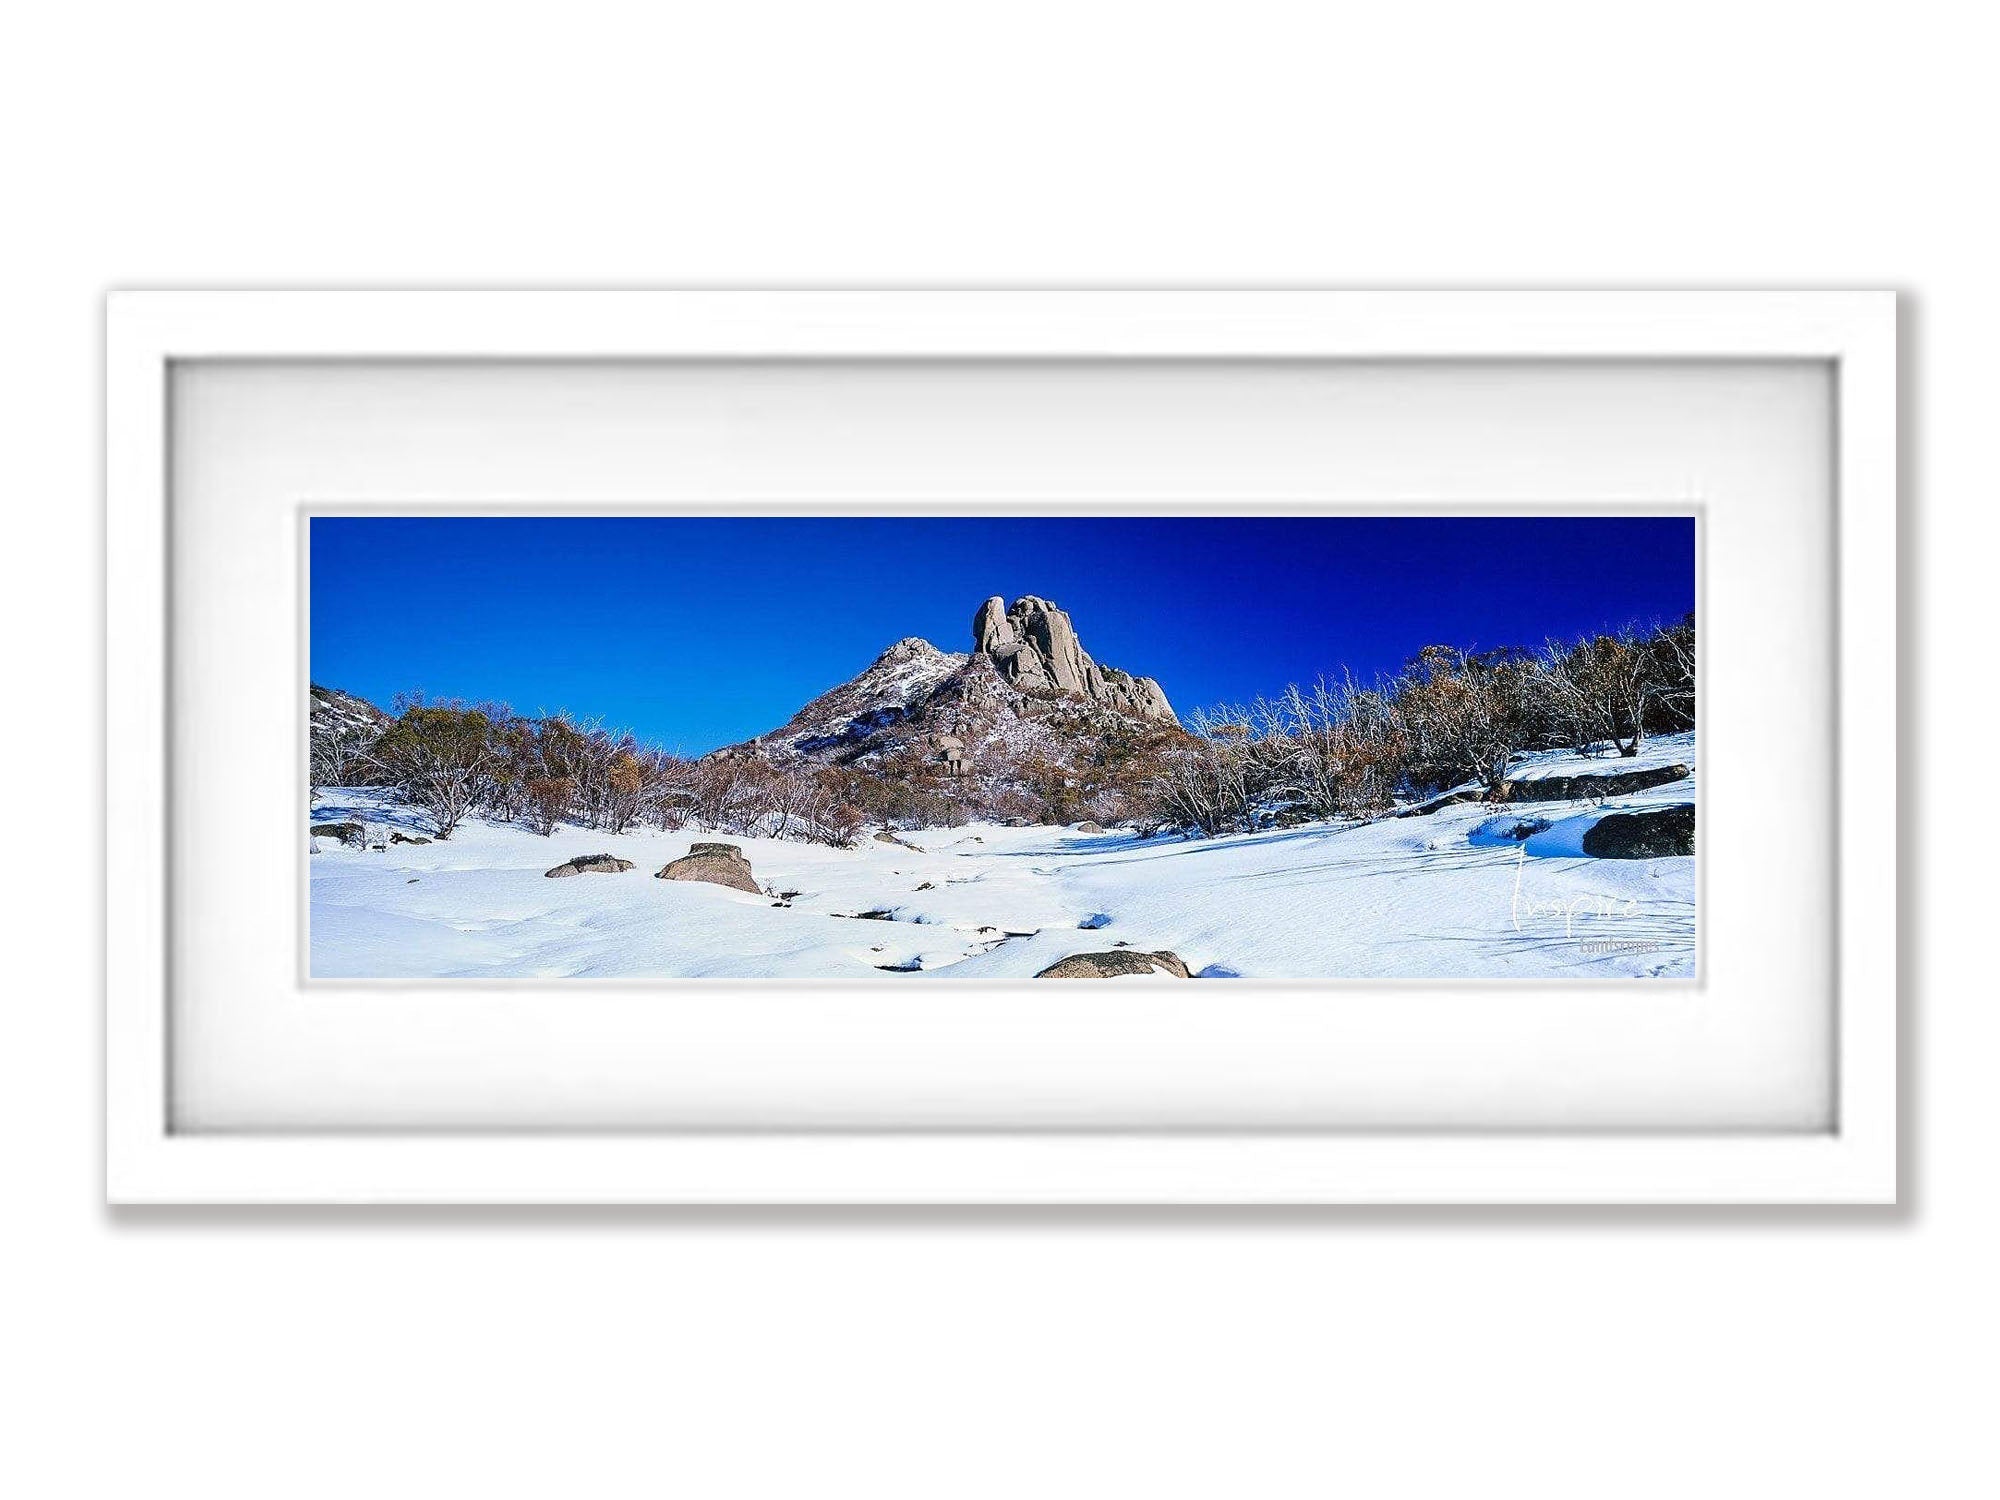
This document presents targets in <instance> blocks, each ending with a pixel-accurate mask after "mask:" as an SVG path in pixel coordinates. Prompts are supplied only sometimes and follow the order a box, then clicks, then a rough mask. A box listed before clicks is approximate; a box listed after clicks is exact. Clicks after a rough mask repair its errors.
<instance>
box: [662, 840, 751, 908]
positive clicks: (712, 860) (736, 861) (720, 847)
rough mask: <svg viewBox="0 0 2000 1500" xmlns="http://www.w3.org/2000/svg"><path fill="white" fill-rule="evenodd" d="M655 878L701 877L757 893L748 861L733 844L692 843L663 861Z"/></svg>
mask: <svg viewBox="0 0 2000 1500" xmlns="http://www.w3.org/2000/svg"><path fill="white" fill-rule="evenodd" d="M653 878H654V879H656V880H702V881H706V882H707V883H708V884H710V885H726V886H728V887H729V888H730V889H731V890H737V891H748V892H749V893H750V894H751V895H753V896H761V895H762V894H763V892H762V891H760V890H758V889H757V882H756V880H754V879H753V878H752V877H751V874H750V861H749V860H748V859H747V858H746V857H745V856H744V853H743V851H742V850H741V849H740V848H738V847H737V846H736V845H735V844H711V843H701V844H696V845H694V846H693V847H692V848H690V849H689V850H688V852H687V853H686V854H685V855H683V856H682V857H681V858H679V859H676V860H672V861H670V862H669V863H667V864H666V865H664V866H663V867H662V868H661V869H660V871H659V873H658V874H657V875H655V876H654V877H653Z"/></svg>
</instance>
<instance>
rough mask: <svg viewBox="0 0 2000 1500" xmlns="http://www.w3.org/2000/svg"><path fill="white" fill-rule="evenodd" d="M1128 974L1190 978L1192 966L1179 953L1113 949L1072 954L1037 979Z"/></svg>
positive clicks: (1050, 967) (1049, 967) (1086, 977)
mask: <svg viewBox="0 0 2000 1500" xmlns="http://www.w3.org/2000/svg"><path fill="white" fill-rule="evenodd" d="M1128 974H1171V975H1172V976H1173V977H1174V978H1176V979H1189V978H1192V977H1193V976H1192V975H1190V974H1189V973H1188V966H1187V965H1186V964H1184V963H1182V962H1181V957H1180V955H1179V954H1178V953H1174V952H1172V951H1171V950H1168V949H1164V948H1163V949H1161V950H1160V951H1159V952H1158V953H1145V952H1142V951H1141V950H1139V949H1137V948H1113V949H1111V950H1110V951H1108V952H1105V953H1072V954H1071V955H1070V956H1069V957H1068V958H1066V959H1064V960H1063V961H1062V962H1061V963H1055V964H1050V965H1049V966H1048V967H1047V968H1046V969H1044V970H1042V972H1041V973H1039V974H1037V975H1036V976H1035V978H1037V979H1117V978H1120V977H1122V976H1124V975H1128Z"/></svg>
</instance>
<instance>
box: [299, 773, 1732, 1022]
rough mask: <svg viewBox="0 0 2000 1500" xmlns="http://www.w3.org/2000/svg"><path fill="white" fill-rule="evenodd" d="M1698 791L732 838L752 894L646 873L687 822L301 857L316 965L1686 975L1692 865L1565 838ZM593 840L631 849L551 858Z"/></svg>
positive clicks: (321, 807) (384, 822)
mask: <svg viewBox="0 0 2000 1500" xmlns="http://www.w3.org/2000/svg"><path fill="white" fill-rule="evenodd" d="M1672 762H1684V763H1686V764H1688V765H1690V766H1692V765H1694V762H1695V747H1694V736H1693V735H1692V734H1687V735H1676V736H1672V737H1669V738H1665V739H1661V740H1657V741H1654V742H1653V743H1651V744H1649V745H1648V746H1647V747H1646V750H1645V752H1644V753H1643V754H1642V755H1641V756H1640V757H1639V758H1637V759H1636V760H1620V759H1616V758H1607V759H1597V760H1583V759H1579V758H1577V757H1573V756H1564V755H1547V756H1537V757H1533V758H1532V771H1533V774H1542V775H1574V774H1578V773H1585V772H1612V771H1630V770H1634V769H1638V768H1642V767H1647V766H1654V765H1664V764H1668V763H1672ZM1517 774H1519V772H1517ZM1694 787H1695V782H1694V780H1693V778H1692V777H1690V778H1688V779H1684V780H1681V781H1676V782H1673V783H1671V784H1669V785H1667V786H1662V787H1658V788H1655V789H1653V790H1651V791H1647V792H1642V793H1638V794H1635V795H1632V796H1626V797H1618V798H1614V799H1611V800H1609V801H1606V802H1604V803H1603V804H1602V805H1592V804H1588V803H1584V802H1569V803H1533V804H1525V805H1520V806H1510V807H1507V808H1505V809H1495V808H1493V807H1492V806H1489V805H1485V804H1480V803H1467V804H1462V805H1459V806H1454V807H1448V808H1445V809H1443V810H1441V811H1439V812H1437V813H1434V814H1431V815H1429V816H1426V817H1413V818H1387V819H1383V820H1380V821H1376V822H1370V823H1345V824H1317V825H1311V826H1308V827H1302V828H1292V829H1285V830H1273V831H1269V832H1264V833H1256V834H1243V835H1238V836H1234V837H1229V838H1220V839H1212V840H1203V841H1193V842H1184V841H1182V840H1180V839H1179V838H1177V837H1175V836H1172V835H1167V836H1164V837H1158V838H1153V839H1146V840H1141V839H1138V838H1136V837H1134V836H1133V835H1132V834H1131V833H1129V832H1125V831H1121V830H1113V831H1111V832H1108V833H1101V834H1084V833H1079V832H1076V831H1075V830H1072V829H1067V828H1049V827H1041V828H1003V827H998V826H995V825H992V824H974V825H971V826H969V827H966V828H957V829H931V830H926V831H922V832H916V833H904V834H900V835H899V837H901V838H902V839H904V840H905V841H906V842H907V843H908V844H910V845H914V846H916V847H915V848H906V847H900V846H898V845H895V844H888V843H881V842H878V841H875V840H873V839H870V840H868V841H867V842H866V843H864V844H863V845H862V846H861V847H860V848H857V849H826V848H820V847H817V846H813V845H806V844H798V843H789V842H780V841H777V840H772V839H754V838H734V837H730V838H727V842H729V843H733V844H736V845H738V846H739V847H741V848H742V850H743V852H744V853H745V854H746V855H747V856H748V857H749V859H750V862H751V866H752V868H753V870H754V872H755V874H756V878H757V879H758V880H759V881H760V882H762V883H763V884H764V885H765V887H766V889H767V890H768V891H769V892H770V894H768V895H764V896H751V895H747V894H745V893H743V892H739V891H733V890H728V889H725V888H724V887H721V886H716V885H708V884H701V883H695V882H688V881H670V880H655V879H653V878H652V875H653V872H654V871H655V870H658V869H659V868H660V867H661V866H662V865H664V864H665V863H666V862H667V861H669V860H671V859H675V858H678V857H679V856H680V855H682V854H685V853H686V852H687V851H688V846H689V845H690V844H691V843H694V842H696V841H698V840H707V839H714V838H717V837H718V836H717V835H714V834H708V833H703V832H700V831H698V830H684V831H682V832H679V833H661V832H658V831H655V830H637V831H633V832H630V833H626V834H623V835H620V836H618V837H611V836H609V835H607V834H604V833H602V832H592V831H590V830H587V829H579V828H560V829H558V830H557V831H556V832H555V834H554V835H553V836H552V837H549V838H542V837H540V836H538V835H535V834H533V833H529V832H527V831H526V830H524V829H521V828H513V827H497V826H494V825H491V824H486V823H482V822H479V821H477V820H468V821H467V822H466V823H464V824H462V825H460V827H459V829H458V830H457V832H455V833H454V834H453V835H452V837H451V839H450V840H449V841H448V842H444V843H432V844H422V845H412V844H390V845H389V846H388V847H387V848H386V849H380V850H378V849H349V848H343V847H341V846H340V845H339V844H337V843H336V842H335V841H333V840H331V839H324V838H323V839H320V840H319V841H318V843H317V849H318V852H317V853H315V854H314V855H313V856H312V859H311V862H310V870H311V882H312V902H311V909H312V917H311V920H312V973H313V976H314V977H315V978H321V979H329V978H388V977H395V978H405V977H417V976H431V977H452V978H480V979H491V978H551V977H623V978H696V977H701V978H744V979H771V978H786V979H794V978H801V979H822V978H836V979H837V978H866V979H879V978H881V972H880V971H884V970H887V971H891V972H894V973H895V974H897V975H898V976H899V977H907V978H909V979H911V980H917V979H920V978H922V977H924V976H937V977H945V978H961V979H1021V978H1026V977H1029V976H1032V975H1034V974H1036V973H1038V972H1039V971H1040V970H1042V969H1045V968H1047V967H1048V966H1049V965H1050V964H1053V963H1055V962H1056V961H1057V960H1058V959H1061V958H1064V957H1066V956H1067V955H1069V954H1072V953H1081V952H1091V951H1101V950H1103V949H1106V948H1111V947H1114V946H1118V945H1129V946H1131V947H1134V948H1140V949H1147V950H1153V949H1161V948H1170V949H1172V950H1174V951H1175V952H1176V953H1178V954H1179V955H1180V956H1181V958H1182V959H1183V960H1184V961H1185V962H1186V964H1187V965H1188V967H1189V969H1190V970H1191V971H1193V972H1195V973H1196V974H1198V975H1200V976H1204V977H1212V978H1236V977H1241V978H1252V979H1329V978H1330V979H1345V978H1385V977H1386V978H1459V979H1464V978H1492V979H1542V978H1549V977H1573V978H1589V979H1608V978H1620V977H1662V976H1664V977H1676V978H1689V977H1692V976H1693V974H1694V966H1695V860H1694V859H1693V858H1690V857H1683V858H1671V859H1651V860H1604V859H1591V858H1587V857H1585V856H1584V855H1583V854H1582V853H1581V840H1582V836H1583V831H1584V830H1585V829H1586V828H1587V827H1588V826H1589V825H1590V824H1591V823H1593V822H1595V821H1596V820H1597V819H1598V818H1599V817H1601V816H1603V815H1604V814H1606V813H1610V812H1618V811H1628V810H1631V809H1634V808H1640V807H1657V806H1661V805H1665V804H1670V803H1676V802H1690V801H1693V800H1694ZM343 819H357V820H360V821H362V822H364V823H366V824H367V825H369V829H370V837H371V842H377V843H379V842H382V841H383V840H384V839H385V838H386V837H387V835H388V834H389V833H390V832H392V831H394V830H396V829H401V830H404V831H405V832H408V833H412V834H418V835H421V834H424V833H426V832H427V831H428V829H427V827H426V826H425V824H424V821H423V819H422V817H421V815H419V814H417V813H416V812H414V811H413V810H411V809H408V808H404V807H401V806H398V805H397V804H395V803H394V802H393V801H391V800H390V799H388V798H386V797H385V796H384V795H383V794H381V793H380V792H376V791H371V790H365V789H363V790H351V791H330V792H326V793H324V794H322V796H321V798H320V799H319V801H318V802H317V803H316V804H315V805H314V808H313V820H314V821H315V822H332V821H340V820H343ZM1544 819H1546V820H1547V821H1548V826H1547V827H1546V828H1539V829H1531V831H1530V832H1529V834H1528V836H1527V837H1526V838H1525V840H1523V839H1522V838H1520V837H1519V836H1518V835H1519V834H1520V832H1521V831H1522V830H1521V825H1522V824H1523V823H1529V824H1531V825H1532V824H1535V823H1539V822H1541V821H1542V820H1544ZM597 853H610V854H615V855H618V856H620V857H621V858H624V859H629V860H631V861H633V862H634V864H635V865H636V866H637V868H635V869H633V870H630V871H627V872H625V873H622V874H616V875H599V874H591V875H578V876H575V877H572V878H568V879H559V880H549V879H545V878H544V877H543V872H544V871H545V870H547V869H549V868H550V867H552V866H554V865H557V864H560V863H561V862H563V861H564V860H567V859H569V858H571V857H572V856H575V855H580V854H597ZM780 900H783V901H785V902H786V903H787V904H785V905H778V904H776V903H777V902H778V901H780ZM867 912H874V913H886V914H887V915H886V916H878V917H873V918H870V917H864V916H862V915H861V914H862V913H867ZM1141 982H1163V983H1164V982H1172V981H1168V980H1164V979H1162V980H1158V981H1152V980H1147V981H1141Z"/></svg>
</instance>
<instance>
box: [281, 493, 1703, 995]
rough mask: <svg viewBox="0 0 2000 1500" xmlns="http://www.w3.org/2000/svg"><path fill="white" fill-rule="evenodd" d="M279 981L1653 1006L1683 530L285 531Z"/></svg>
mask: <svg viewBox="0 0 2000 1500" xmlns="http://www.w3.org/2000/svg"><path fill="white" fill-rule="evenodd" d="M308 527H309V532H308V547H309V558H308V571H309V585H310V604H309V621H308V628H309V638H308V642H307V654H308V659H309V672H308V677H309V688H308V692H307V696H306V701H305V703H304V704H303V705H302V708H301V712H303V713H304V714H305V715H306V729H307V732H306V743H307V768H306V799H307V807H306V809H305V812H306V827H305V829H304V830H303V833H304V839H305V845H306V850H307V858H306V861H305V865H306V880H307V883H308V896H309V899H308V919H309V929H308V932H309V935H308V953H307V966H308V973H309V975H310V977H312V978H313V979H329V980H338V979H413V978H437V979H477V980H494V979H529V980H536V981H548V980H552V979H564V978H575V979H593V978H609V979H628V980H629V979H654V980H669V979H702V980H712V979H749V980H781V979H806V980H828V979H860V980H867V981H871V982H875V983H884V982H897V983H902V982H910V983H915V982H920V981H922V980H924V979H926V978H938V979H990V980H1008V981H1016V980H1026V979H1118V980H1124V981H1127V982H1141V981H1143V982H1147V983H1173V982H1178V981H1180V980H1185V979H1250V980H1343V979H1368V980H1378V979H1410V980H1427V979H1428V980H1451V981H1461V980H1486V979H1491V980H1514V979H1525V980H1537V981H1547V980H1551V979H1570V980H1576V981H1583V982H1600V983H1601V982H1605V981H1613V980H1624V979H1660V978H1665V979H1691V978H1693V977H1695V958H1696V916H1697V914H1696V890H1697V877H1696V868H1697V867H1696V857H1695V834H1696V829H1695V809H1696V800H1697V799H1696V794H1695V788H1696V777H1697V755H1696V723H1695V707H1696V675H1695V666H1696V634H1695V630H1696V623H1695V622H1696V613H1695V611H1696V576H1695V575H1696V538H1695V521H1694V519H1693V518H1692V517H1691V516H1645V517H1638V516H1567V515H1542V516H1520V517H1496V516H1480V517H1441V516H1407V517H1398V516H1372V515H1371V516H1311V517H1306V516H1299V517H1251V516H1245V517H1229V516H1208V517H1137V516H1119V517H1100V518H1086V517H1057V516H1032V515H1030V516H1010V515H992V516H982V517H964V518H960V517H865V516H839V517H830V516H815V517H786V516H734V517H672V516H659V517H616V518H606V517H591V518H530V517H491V516H461V517H419V516H315V517H313V518H312V519H311V520H310V521H309V523H308Z"/></svg>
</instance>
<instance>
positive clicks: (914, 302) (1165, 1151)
mask: <svg viewBox="0 0 2000 1500" xmlns="http://www.w3.org/2000/svg"><path fill="white" fill-rule="evenodd" d="M1895 340H1896V334H1895V303H1894V298H1893V296H1891V295H1890V294H1887V293H1873V292H1852V293H1849V292H1840V293H1826V292H1812V293H1623V292H1620V293H1555V292H1548V293H1542V292H1537V293H1472V292H1462V293H1461V292H1393V293H1375V292H1367V293H1362V292H1352V293H1350V292H1295V291H1270V292H1191V293H1167V292H1025V291H1022V292H999V291H996V292H910V293H878V292H867V293H864V292H752V291H744V292H537V293H454V292H443V293H361V292H326V293H262V292H260V293H222V292H215V293H206V292H205V293H174V292H158V293H154V292H133V293H118V294H114V295H113V297H112V298H111V300H110V305H109V311H108V351H107V406H108V420H107V426H108V456H107V489H108V506H109V525H108V534H109V547H110V560H109V578H110V588H109V597H110V621H109V681H108V708H109V720H108V722H109V733H110V746H109V764H110V798H111V804H110V816H109V827H110V829H111V833H110V844H111V847H110V850H109V854H110V868H111V871H112V879H111V884H110V898H109V899H110V942H111V951H110V966H109V993H108V998H107V1024H106V1036H107V1061H106V1067H107V1109H108V1121H107V1149H108V1162H107V1183H108V1188H107V1191H108V1194H109V1196H110V1197H111V1198H112V1199H113V1200H114V1201H117V1202H122V1203H198V1202H215V1203H282V1202H304V1203H341V1202H357V1203H359V1202H385V1203H399V1202H400V1203H579V1204H582V1203H625V1202H630V1203H829V1204H867V1203H884V1204H891V1203H893V1204H931V1203H935V1204H948V1203H994V1204H1014V1203H1020V1204H1218V1205H1226V1204H1286V1203H1299V1204H1315V1203H1892V1202H1893V1201H1894V1199H1895V1193H1896V1141H1897V1135H1896V1064H1895V1058H1896V995H1895V944H1896V933H1895V926H1894V911H1895V879H1896V872H1895V868H1894V856H1893V841H1886V840H1883V839H1879V838H1873V837H1870V833H1871V831H1873V830H1879V829H1880V828H1881V827H1882V826H1884V824H1885V821H1889V822H1892V821H1893V819H1894V815H1895V797H1896V770H1895V764H1896V762H1895V714H1896V686H1895V600H1894V577H1895V555H1894V548H1895V475H1896V468H1895V347H1896V342H1895ZM1052 980H1053V981H1061V980H1070V981H1076V980H1081V981H1085V982H1082V983H1050V982H1048V981H1052Z"/></svg>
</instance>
